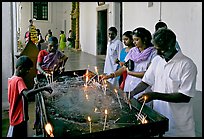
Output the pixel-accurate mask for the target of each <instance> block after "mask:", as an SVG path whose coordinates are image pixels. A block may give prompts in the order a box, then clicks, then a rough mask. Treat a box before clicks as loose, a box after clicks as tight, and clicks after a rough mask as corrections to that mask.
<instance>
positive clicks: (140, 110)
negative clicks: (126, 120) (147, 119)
mask: <svg viewBox="0 0 204 139" xmlns="http://www.w3.org/2000/svg"><path fill="white" fill-rule="evenodd" d="M146 99H147V98H146V96H144V102H143V104H142V107H141V108H140V111H139V114H138V116H140V114H141V112H142V109H143V107H144V104H145V101H146ZM137 120H138V118H137Z"/></svg>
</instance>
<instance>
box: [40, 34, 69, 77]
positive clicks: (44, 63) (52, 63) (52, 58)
mask: <svg viewBox="0 0 204 139" xmlns="http://www.w3.org/2000/svg"><path fill="white" fill-rule="evenodd" d="M67 59H68V57H67V56H66V55H64V54H63V53H62V52H60V51H58V40H57V38H56V37H50V38H49V40H48V48H47V50H41V51H40V52H39V54H38V58H37V70H38V74H44V75H46V76H47V74H50V73H51V72H58V73H60V72H62V71H63V70H64V68H63V67H64V65H65V63H66V61H67Z"/></svg>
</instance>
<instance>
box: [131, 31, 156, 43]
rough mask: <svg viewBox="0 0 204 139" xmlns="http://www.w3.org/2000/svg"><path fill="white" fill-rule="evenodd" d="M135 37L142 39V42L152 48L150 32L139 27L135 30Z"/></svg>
mask: <svg viewBox="0 0 204 139" xmlns="http://www.w3.org/2000/svg"><path fill="white" fill-rule="evenodd" d="M133 35H135V36H137V37H140V38H141V40H142V42H143V43H144V44H145V45H146V46H147V47H149V46H151V45H152V43H151V39H152V35H151V33H150V31H149V30H147V29H145V28H143V27H138V28H136V29H134V30H133Z"/></svg>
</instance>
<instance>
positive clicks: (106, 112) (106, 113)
mask: <svg viewBox="0 0 204 139" xmlns="http://www.w3.org/2000/svg"><path fill="white" fill-rule="evenodd" d="M107 115H108V111H107V109H105V121H104V125H103V130H105V128H106V120H107Z"/></svg>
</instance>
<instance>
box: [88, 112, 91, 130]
mask: <svg viewBox="0 0 204 139" xmlns="http://www.w3.org/2000/svg"><path fill="white" fill-rule="evenodd" d="M88 121H89V130H90V133H91V118H90V116H88Z"/></svg>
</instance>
